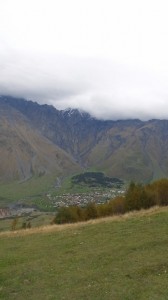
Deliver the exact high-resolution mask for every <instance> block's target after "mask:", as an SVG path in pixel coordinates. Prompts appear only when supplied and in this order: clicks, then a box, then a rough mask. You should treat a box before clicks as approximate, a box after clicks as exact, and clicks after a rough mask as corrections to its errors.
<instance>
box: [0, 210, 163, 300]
mask: <svg viewBox="0 0 168 300" xmlns="http://www.w3.org/2000/svg"><path fill="white" fill-rule="evenodd" d="M167 249H168V208H152V209H150V210H148V211H140V212H136V213H129V214H126V215H124V216H121V217H109V218H104V219H100V220H94V221H88V222H87V223H78V224H72V225H70V224H66V225H53V226H45V227H39V228H32V229H29V230H19V231H16V232H4V233H0V299H4V300H10V299H11V300H12V299H13V300H14V299H16V300H23V299H25V300H26V299H31V300H37V299H41V300H57V299H58V300H62V299H72V300H79V299H80V300H82V299H88V300H105V299H106V300H107V299H108V300H109V299H112V300H113V299H114V300H135V299H136V300H138V299H144V300H147V299H151V300H155V299H157V300H158V299H159V300H162V299H168V286H167V282H168V251H167Z"/></svg>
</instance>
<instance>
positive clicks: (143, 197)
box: [52, 179, 168, 224]
mask: <svg viewBox="0 0 168 300" xmlns="http://www.w3.org/2000/svg"><path fill="white" fill-rule="evenodd" d="M155 205H159V206H162V205H168V179H161V180H158V181H155V182H153V183H151V184H147V185H142V184H136V183H134V182H131V183H130V185H129V187H128V190H127V192H126V194H125V196H121V197H116V198H115V199H112V200H110V201H108V202H107V203H104V204H99V205H98V204H95V203H90V204H88V205H87V206H86V207H79V206H69V207H61V208H60V209H59V210H58V213H57V215H56V216H55V218H54V220H53V222H52V223H56V224H64V223H74V222H80V221H87V220H89V219H95V218H99V217H105V216H111V215H117V214H124V213H126V212H129V211H133V210H140V209H147V208H150V207H152V206H155Z"/></svg>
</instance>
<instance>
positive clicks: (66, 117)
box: [0, 96, 168, 181]
mask: <svg viewBox="0 0 168 300" xmlns="http://www.w3.org/2000/svg"><path fill="white" fill-rule="evenodd" d="M5 109H6V112H4V111H5ZM0 114H1V119H0V124H1V125H0V128H1V130H0V136H1V142H0V151H1V157H5V159H3V163H2V164H1V170H0V176H1V177H5V178H6V177H10V178H13V176H14V177H15V176H16V177H21V178H22V177H24V178H25V177H27V176H30V175H31V174H34V173H38V174H43V173H46V172H52V171H53V170H56V171H58V172H59V171H60V170H61V172H63V173H64V174H65V173H66V172H67V170H70V171H71V172H72V173H73V172H74V170H77V169H78V170H79V169H80V167H81V168H85V169H86V168H94V169H96V170H101V171H105V172H106V174H108V175H111V176H114V177H119V178H122V179H134V180H140V181H149V180H152V179H155V178H159V177H167V176H168V152H167V149H168V120H150V121H147V122H143V121H140V120H119V121H103V120H97V119H95V118H92V117H91V116H90V115H89V114H87V113H85V112H81V111H78V110H72V109H69V110H65V111H59V110H57V109H55V108H54V107H52V106H49V105H39V104H37V103H35V102H32V101H26V100H24V99H16V98H12V97H5V96H1V97H0ZM10 114H11V115H12V118H11V115H10ZM11 120H13V121H11ZM21 137H22V138H21ZM23 137H24V138H23ZM32 139H33V141H32ZM21 141H22V142H21ZM23 141H24V142H23ZM11 149H12V150H11ZM18 149H19V150H18ZM10 151H11V152H10ZM18 153H19V154H18ZM56 153H57V156H59V159H58V158H57V156H56ZM2 154H3V156H2ZM11 165H14V166H15V167H14V168H13V169H14V170H15V171H12V168H11V167H10V166H11ZM4 174H6V175H5V176H4Z"/></svg>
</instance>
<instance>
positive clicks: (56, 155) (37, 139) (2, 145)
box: [0, 101, 80, 181]
mask: <svg viewBox="0 0 168 300" xmlns="http://www.w3.org/2000/svg"><path fill="white" fill-rule="evenodd" d="M0 157H1V164H0V180H1V181H11V180H18V179H19V180H26V179H29V178H31V177H32V176H42V175H44V174H45V175H47V174H50V173H53V172H55V173H57V174H60V175H61V174H64V173H65V172H68V173H70V172H73V171H77V170H80V167H79V166H78V165H77V163H76V162H75V161H74V159H73V158H72V157H70V155H68V154H67V153H66V152H65V151H63V150H62V149H60V148H59V147H58V146H57V145H55V144H54V143H52V141H50V140H48V139H47V138H46V137H44V136H43V135H42V134H41V133H40V132H39V131H38V130H37V129H36V128H35V127H34V126H33V125H32V124H31V122H30V120H29V119H27V118H26V117H25V116H24V115H23V114H21V113H20V112H19V111H18V110H16V109H14V108H13V107H11V106H9V105H8V104H7V103H4V102H3V101H0Z"/></svg>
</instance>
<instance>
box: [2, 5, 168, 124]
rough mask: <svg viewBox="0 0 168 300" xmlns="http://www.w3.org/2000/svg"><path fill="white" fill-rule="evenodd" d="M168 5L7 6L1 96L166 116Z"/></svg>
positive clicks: (110, 115)
mask: <svg viewBox="0 0 168 300" xmlns="http://www.w3.org/2000/svg"><path fill="white" fill-rule="evenodd" d="M167 6H168V4H167V1H165V0H161V1H160V2H158V1H157V0H142V1H139V2H137V1H133V0H128V1H124V0H118V1H110V0H93V1H89V0H86V1H83V2H82V1H78V0H71V1H69V0H62V1H54V0H36V1H33V0H29V1H27V0H16V1H11V0H2V4H1V10H0V94H1V95H2V94H8V95H11V96H17V97H25V98H26V99H31V100H34V101H37V102H39V103H48V104H53V105H54V106H55V107H57V108H59V109H65V108H67V107H72V108H81V109H84V110H86V111H88V112H90V113H91V114H92V115H93V116H95V117H98V118H103V119H119V118H141V119H150V118H168V86H167V82H168V56H167V53H168V40H167V36H168V19H167V8H168V7H167Z"/></svg>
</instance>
